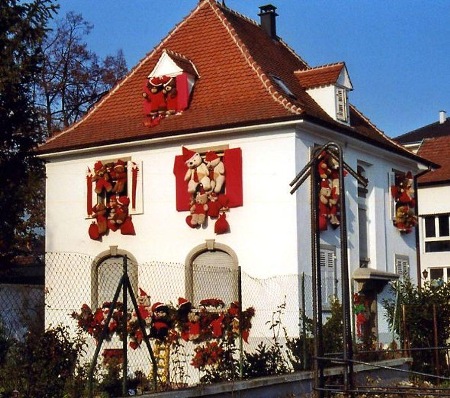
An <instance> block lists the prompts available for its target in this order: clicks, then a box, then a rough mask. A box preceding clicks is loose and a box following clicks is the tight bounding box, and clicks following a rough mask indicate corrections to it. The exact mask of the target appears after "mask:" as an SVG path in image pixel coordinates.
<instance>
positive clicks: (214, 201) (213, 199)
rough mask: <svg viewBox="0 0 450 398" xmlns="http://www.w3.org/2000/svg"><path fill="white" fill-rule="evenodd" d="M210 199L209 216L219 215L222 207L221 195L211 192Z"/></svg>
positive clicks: (215, 216)
mask: <svg viewBox="0 0 450 398" xmlns="http://www.w3.org/2000/svg"><path fill="white" fill-rule="evenodd" d="M208 199H209V200H208V216H210V217H211V218H217V217H219V213H220V209H221V207H222V205H221V204H220V201H219V197H218V196H217V194H216V193H215V192H210V193H208Z"/></svg>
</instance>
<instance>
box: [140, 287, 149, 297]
mask: <svg viewBox="0 0 450 398" xmlns="http://www.w3.org/2000/svg"><path fill="white" fill-rule="evenodd" d="M139 296H142V297H148V294H147V293H146V292H145V291H144V290H142V289H141V288H139Z"/></svg>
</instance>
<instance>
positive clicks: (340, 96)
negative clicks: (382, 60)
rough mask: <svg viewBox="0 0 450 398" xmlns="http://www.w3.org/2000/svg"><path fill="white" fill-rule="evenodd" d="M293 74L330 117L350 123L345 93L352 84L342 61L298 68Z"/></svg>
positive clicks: (350, 88) (346, 93)
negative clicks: (302, 68)
mask: <svg viewBox="0 0 450 398" xmlns="http://www.w3.org/2000/svg"><path fill="white" fill-rule="evenodd" d="M295 76H296V77H297V79H298V80H299V82H300V84H301V86H302V87H303V88H304V89H305V90H306V92H307V93H308V94H309V95H310V96H311V98H312V99H313V100H314V101H316V102H317V104H318V105H319V106H320V107H321V108H322V109H323V110H324V111H325V112H326V113H328V115H329V116H330V117H332V118H333V119H334V120H336V121H338V122H341V123H345V124H349V123H350V114H349V104H348V97H347V95H348V92H349V91H350V90H353V86H352V83H351V81H350V77H349V76H348V72H347V68H346V67H345V64H344V63H343V62H339V63H336V64H331V65H323V66H319V67H316V68H309V69H304V70H298V71H296V72H295Z"/></svg>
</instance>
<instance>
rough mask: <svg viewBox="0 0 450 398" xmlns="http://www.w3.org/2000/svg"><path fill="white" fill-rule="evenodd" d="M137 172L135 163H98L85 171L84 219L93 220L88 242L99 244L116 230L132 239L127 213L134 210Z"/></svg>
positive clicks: (132, 230)
mask: <svg viewBox="0 0 450 398" xmlns="http://www.w3.org/2000/svg"><path fill="white" fill-rule="evenodd" d="M129 169H130V170H129ZM138 172H139V168H138V167H137V165H136V164H135V163H133V162H126V161H124V160H122V159H117V160H116V161H113V162H102V161H101V160H98V161H97V162H96V163H95V164H94V168H93V171H91V169H90V168H88V172H87V175H86V184H87V197H86V210H87V213H88V216H89V217H92V218H94V219H95V221H93V222H92V223H91V225H90V226H89V230H88V233H89V237H90V238H91V239H93V240H100V239H101V238H102V236H104V235H106V234H108V233H109V231H113V232H114V231H118V230H120V232H121V234H122V235H135V230H134V225H133V221H132V219H131V216H130V214H129V213H130V211H129V210H130V205H131V208H132V209H134V208H136V191H137V182H138ZM129 175H131V181H129ZM94 193H95V196H94ZM130 197H131V199H130ZM94 198H95V199H96V200H95V204H94V203H93V202H94Z"/></svg>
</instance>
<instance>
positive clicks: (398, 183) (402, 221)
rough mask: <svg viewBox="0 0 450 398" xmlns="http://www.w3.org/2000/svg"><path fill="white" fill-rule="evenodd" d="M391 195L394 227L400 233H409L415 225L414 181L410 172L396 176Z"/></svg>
mask: <svg viewBox="0 0 450 398" xmlns="http://www.w3.org/2000/svg"><path fill="white" fill-rule="evenodd" d="M391 195H392V197H393V199H394V201H395V219H394V226H395V227H396V228H397V229H398V230H399V231H400V232H401V233H410V232H411V231H412V229H413V228H414V227H415V226H416V225H417V216H416V212H415V205H416V201H415V198H414V179H413V176H412V173H411V172H410V171H408V172H407V173H405V174H402V173H397V174H396V176H395V185H392V186H391Z"/></svg>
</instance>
